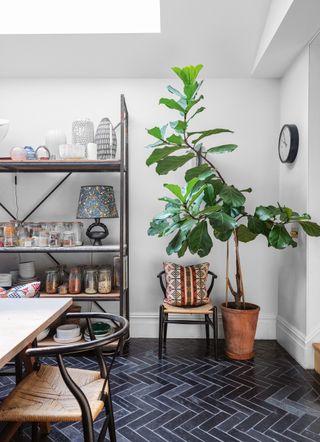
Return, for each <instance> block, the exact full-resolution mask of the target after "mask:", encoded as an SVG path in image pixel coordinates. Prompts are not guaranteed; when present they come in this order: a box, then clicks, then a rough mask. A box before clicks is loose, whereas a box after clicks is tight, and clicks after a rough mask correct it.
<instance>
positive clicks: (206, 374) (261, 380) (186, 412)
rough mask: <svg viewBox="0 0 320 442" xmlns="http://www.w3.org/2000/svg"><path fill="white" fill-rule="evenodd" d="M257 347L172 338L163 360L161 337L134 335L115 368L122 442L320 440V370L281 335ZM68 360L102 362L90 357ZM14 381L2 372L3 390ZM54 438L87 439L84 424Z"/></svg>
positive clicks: (57, 430) (64, 428) (61, 429)
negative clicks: (237, 350)
mask: <svg viewBox="0 0 320 442" xmlns="http://www.w3.org/2000/svg"><path fill="white" fill-rule="evenodd" d="M256 350H257V352H256V357H255V359H254V361H249V362H231V361H229V360H226V359H225V358H224V357H223V356H221V357H220V359H219V361H215V360H214V358H213V357H212V356H210V355H206V348H205V344H204V342H203V341H202V340H189V339H188V340H186V341H183V340H181V339H180V340H178V339H172V340H169V342H168V350H167V355H166V356H165V357H164V359H163V360H162V361H159V360H158V357H157V341H156V340H154V339H133V340H132V341H131V342H130V345H129V354H128V355H127V356H126V357H121V358H118V359H117V361H116V365H115V367H114V369H113V372H112V389H113V390H112V391H113V402H114V409H115V420H116V427H117V434H118V442H128V441H132V442H146V441H148V442H164V441H166V442H182V441H183V442H199V441H205V442H207V441H208V442H209V441H225V442H232V441H246V442H250V441H252V442H254V441H261V442H269V441H279V442H286V441H297V442H310V441H311V442H312V441H314V442H320V398H319V396H320V377H318V376H317V375H316V374H314V373H313V372H312V371H306V370H303V369H302V368H301V367H300V366H299V365H298V364H297V363H296V362H295V361H293V359H292V358H291V357H290V356H289V355H288V354H287V353H286V352H285V351H284V350H283V349H282V348H281V347H280V346H279V345H278V344H277V343H276V342H273V341H258V342H257V343H256ZM69 363H70V365H73V366H78V367H86V368H89V369H90V368H95V364H94V362H93V361H92V360H91V359H90V358H81V359H75V358H71V359H70V361H69ZM12 386H13V383H12V380H10V379H8V378H0V396H2V397H3V396H5V395H6V394H7V393H8V391H9V390H10V388H12ZM101 424H102V417H101V419H99V420H98V421H97V422H96V424H95V428H96V429H97V430H98V429H99V427H100V426H101ZM27 430H28V429H27V428H26V429H25V431H24V439H23V440H30V439H29V438H30V436H29V434H30V432H29V431H27ZM20 440H21V439H20ZM47 440H48V441H56V442H66V441H73V442H78V441H82V440H83V438H82V434H81V425H79V424H72V425H67V424H58V425H54V426H53V430H52V432H51V433H50V436H49V437H47Z"/></svg>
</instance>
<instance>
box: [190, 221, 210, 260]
mask: <svg viewBox="0 0 320 442" xmlns="http://www.w3.org/2000/svg"><path fill="white" fill-rule="evenodd" d="M188 244H189V250H190V252H191V253H192V254H195V253H197V254H198V255H199V256H200V257H203V256H207V255H208V254H209V253H210V250H211V248H212V245H213V244H212V239H211V237H210V236H209V234H208V226H207V222H206V221H201V222H200V223H198V224H197V225H196V227H195V228H194V229H193V230H192V231H191V233H190V235H189V238H188Z"/></svg>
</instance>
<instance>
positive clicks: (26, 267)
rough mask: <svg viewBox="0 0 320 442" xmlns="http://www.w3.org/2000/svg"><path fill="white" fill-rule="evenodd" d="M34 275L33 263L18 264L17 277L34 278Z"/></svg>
mask: <svg viewBox="0 0 320 442" xmlns="http://www.w3.org/2000/svg"><path fill="white" fill-rule="evenodd" d="M35 274H36V269H35V265H34V261H29V262H20V264H19V275H20V276H21V278H22V279H30V278H34V276H35Z"/></svg>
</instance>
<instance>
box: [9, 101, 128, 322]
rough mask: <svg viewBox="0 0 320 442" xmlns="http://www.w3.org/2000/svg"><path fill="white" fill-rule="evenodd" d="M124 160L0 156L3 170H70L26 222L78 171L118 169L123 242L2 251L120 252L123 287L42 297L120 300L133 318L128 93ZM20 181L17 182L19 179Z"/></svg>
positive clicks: (122, 103) (122, 139)
mask: <svg viewBox="0 0 320 442" xmlns="http://www.w3.org/2000/svg"><path fill="white" fill-rule="evenodd" d="M120 107H121V118H120V123H119V124H118V125H117V126H116V127H119V126H120V160H97V161H89V160H78V161H56V160H52V161H51V160H49V161H42V160H39V161H22V162H17V161H13V160H10V159H0V173H15V174H16V173H52V172H54V173H57V172H61V173H66V175H65V176H64V177H63V178H62V179H61V180H60V181H59V182H58V183H57V184H56V186H55V187H54V188H53V189H52V190H51V191H50V192H49V193H48V194H47V195H45V197H44V198H43V199H42V200H41V201H40V202H39V203H38V204H37V205H36V206H35V207H34V208H33V209H32V210H30V212H29V213H28V214H27V215H26V216H25V217H24V219H23V220H21V221H22V222H25V221H26V220H27V219H28V218H29V217H30V216H31V215H32V214H33V213H34V212H36V210H37V209H38V208H39V207H40V206H41V205H42V204H43V203H44V202H45V201H46V200H47V199H48V198H49V197H50V196H51V195H52V194H53V193H54V192H55V191H56V190H57V189H58V188H59V187H60V186H62V185H63V183H64V182H65V181H66V180H67V179H68V178H69V177H70V176H71V175H72V174H73V173H74V172H80V173H81V172H86V173H95V172H104V173H118V174H119V179H120V207H119V231H120V233H119V243H118V244H112V245H102V246H93V245H83V246H76V247H0V253H46V254H47V255H48V256H49V257H50V258H51V259H52V260H53V261H54V262H55V263H56V264H58V263H59V262H58V260H57V259H56V258H55V257H54V256H53V254H57V253H58V254H63V253H87V252H91V253H117V254H119V255H120V289H119V290H115V291H113V292H112V293H109V294H105V295H102V294H96V295H88V294H85V293H80V294H78V295H69V294H68V295H48V294H46V293H41V294H40V296H41V297H47V298H48V297H50V298H51V297H61V296H64V297H69V298H70V297H71V298H73V299H74V300H75V301H92V302H94V303H95V304H96V305H97V306H98V307H99V308H100V309H101V310H103V311H105V310H104V308H103V307H102V306H101V304H99V302H101V301H117V302H119V311H120V315H121V316H125V317H126V318H127V319H128V320H129V182H128V180H129V168H128V165H129V152H128V150H129V140H128V129H129V127H128V124H129V115H128V109H127V105H126V101H125V97H124V95H121V98H120ZM16 183H17V182H16ZM0 207H1V208H2V209H3V210H4V211H5V212H7V214H8V215H9V216H10V217H11V218H12V219H14V220H15V219H16V217H15V216H14V215H13V214H12V213H11V212H10V210H9V209H8V208H7V207H6V206H5V205H4V204H3V203H2V202H1V201H0Z"/></svg>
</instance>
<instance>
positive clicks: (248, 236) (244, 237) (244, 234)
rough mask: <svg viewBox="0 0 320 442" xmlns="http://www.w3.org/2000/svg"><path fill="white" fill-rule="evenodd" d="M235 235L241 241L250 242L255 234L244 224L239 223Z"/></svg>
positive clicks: (254, 237)
mask: <svg viewBox="0 0 320 442" xmlns="http://www.w3.org/2000/svg"><path fill="white" fill-rule="evenodd" d="M237 236H238V239H239V241H241V242H250V241H253V240H254V239H256V237H257V234H256V233H253V232H251V230H249V229H248V227H247V226H245V225H244V224H241V225H240V226H239V227H238V229H237Z"/></svg>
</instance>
